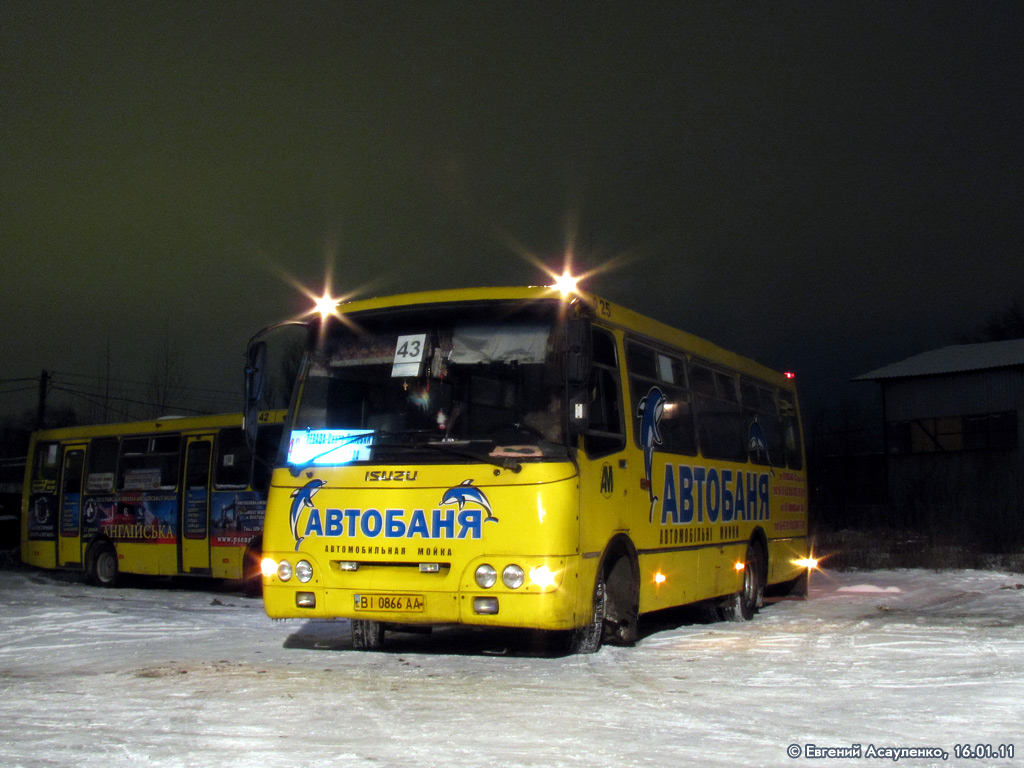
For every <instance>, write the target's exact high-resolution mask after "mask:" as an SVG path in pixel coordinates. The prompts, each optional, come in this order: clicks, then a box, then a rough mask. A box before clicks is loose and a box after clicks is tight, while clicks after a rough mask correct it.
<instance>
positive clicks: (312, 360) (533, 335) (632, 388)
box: [247, 288, 813, 653]
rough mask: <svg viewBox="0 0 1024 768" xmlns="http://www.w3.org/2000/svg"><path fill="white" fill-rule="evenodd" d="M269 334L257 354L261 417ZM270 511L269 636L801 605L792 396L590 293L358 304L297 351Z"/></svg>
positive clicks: (602, 626)
mask: <svg viewBox="0 0 1024 768" xmlns="http://www.w3.org/2000/svg"><path fill="white" fill-rule="evenodd" d="M276 332H281V329H280V328H279V327H278V328H275V327H272V328H270V329H266V330H264V331H261V332H260V333H259V334H257V335H256V336H255V337H253V340H252V341H251V342H250V347H249V366H248V373H247V393H248V395H247V399H248V400H249V408H250V409H254V408H255V407H256V406H257V405H258V401H259V392H260V390H261V388H262V386H263V378H264V376H265V373H266V369H267V368H268V363H267V358H268V355H267V345H268V343H269V341H270V340H271V339H273V338H274V333H276ZM302 337H303V344H304V346H305V353H304V357H303V358H302V362H301V364H300V367H299V371H298V375H297V378H296V381H295V392H294V394H293V404H292V408H291V410H290V412H289V414H288V416H287V417H286V425H285V435H284V442H283V444H282V450H281V455H280V460H279V463H278V465H277V467H276V468H275V470H274V473H273V478H272V482H271V488H270V491H269V498H268V502H267V513H266V522H265V531H264V541H263V551H264V560H263V565H262V569H263V575H264V590H263V595H264V604H265V607H266V612H267V614H268V615H269V616H271V617H273V618H288V617H301V618H317V617H319V618H335V617H345V618H348V619H351V620H352V635H353V643H354V645H355V647H356V648H361V649H371V648H379V647H381V646H382V644H383V642H384V637H385V631H386V630H387V629H388V628H389V627H392V626H395V625H404V626H408V625H414V624H418V625H427V626H429V625H441V624H471V625H479V626H490V627H520V628H530V629H536V630H549V631H552V632H560V633H562V636H563V637H565V638H566V639H567V640H568V642H569V647H570V648H571V649H572V650H574V651H576V652H581V653H586V652H594V651H596V650H597V649H598V648H599V647H600V645H601V643H603V642H606V643H616V644H624V645H630V644H633V643H634V642H636V640H637V634H638V631H637V623H638V618H639V616H640V615H641V614H643V613H646V612H649V611H654V610H658V609H662V608H668V607H671V606H677V605H681V604H685V603H694V602H698V601H706V604H707V605H708V606H709V607H710V608H712V609H713V610H715V611H716V612H718V613H719V614H720V615H721V616H722V617H723V618H730V619H735V620H745V619H749V618H751V617H752V616H753V615H754V613H755V612H756V611H757V610H758V609H759V608H760V607H761V606H762V604H763V600H764V595H765V591H766V590H767V589H771V590H773V591H779V592H783V591H789V592H797V593H800V592H805V591H806V577H807V573H808V569H809V568H810V567H812V566H811V563H812V562H813V561H810V560H809V552H808V536H807V481H806V473H805V470H804V458H803V445H802V440H801V430H800V417H799V412H798V409H797V397H796V391H795V388H794V385H793V382H792V381H791V380H789V379H787V377H786V376H784V375H783V374H780V373H776V372H774V371H771V370H769V369H767V368H765V367H763V366H761V365H759V364H757V363H755V362H753V361H751V360H747V359H744V358H742V357H740V356H738V355H736V354H733V353H731V352H727V351H725V350H723V349H720V348H719V347H716V346H714V345H713V344H710V343H708V342H707V341H704V340H702V339H699V338H697V337H695V336H693V335H690V334H688V333H684V332H682V331H679V330H674V329H672V328H669V327H667V326H665V325H662V324H661V323H658V322H656V321H654V320H651V319H649V318H646V317H643V316H641V315H639V314H637V313H635V312H632V311H630V310H627V309H625V308H622V307H619V306H616V305H614V304H612V303H610V302H607V301H605V300H603V299H598V298H597V297H594V296H591V295H589V294H585V293H580V292H572V293H565V292H559V291H556V290H552V289H550V288H506V289H499V288H487V289H464V290H450V291H438V292H427V293H419V294H409V295H403V296H395V297H389V298H377V299H369V300H362V301H356V302H350V303H346V304H342V305H340V306H338V307H337V308H336V309H335V310H334V311H333V312H331V313H328V314H324V315H322V316H321V318H319V319H317V320H313V321H310V323H309V324H308V327H307V328H305V329H303V330H302Z"/></svg>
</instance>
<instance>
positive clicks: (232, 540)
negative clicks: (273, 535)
mask: <svg viewBox="0 0 1024 768" xmlns="http://www.w3.org/2000/svg"><path fill="white" fill-rule="evenodd" d="M211 497H212V498H211V508H210V567H211V569H212V573H213V576H214V577H215V578H218V579H240V578H242V577H243V569H244V567H245V552H246V549H248V547H249V545H250V544H252V543H253V541H255V540H256V539H258V538H259V537H260V536H261V535H262V532H263V516H264V514H265V512H266V509H267V499H266V494H265V493H260V492H259V491H214V492H213V493H212V494H211Z"/></svg>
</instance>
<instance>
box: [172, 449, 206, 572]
mask: <svg viewBox="0 0 1024 768" xmlns="http://www.w3.org/2000/svg"><path fill="white" fill-rule="evenodd" d="M212 455H213V435H202V436H200V437H190V438H188V445H187V446H186V448H185V481H184V483H183V486H182V494H181V500H180V505H179V513H180V518H179V528H178V530H180V531H181V535H180V536H179V537H178V542H179V546H180V558H181V572H182V573H209V572H210V458H211V456H212Z"/></svg>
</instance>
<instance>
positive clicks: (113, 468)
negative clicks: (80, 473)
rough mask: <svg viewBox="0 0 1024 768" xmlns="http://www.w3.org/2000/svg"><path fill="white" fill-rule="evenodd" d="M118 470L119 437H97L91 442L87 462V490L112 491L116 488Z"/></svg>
mask: <svg viewBox="0 0 1024 768" xmlns="http://www.w3.org/2000/svg"><path fill="white" fill-rule="evenodd" d="M116 472H117V438H116V437H95V438H93V439H92V441H91V442H90V443H89V457H88V461H87V462H86V471H85V492H86V493H110V492H111V491H112V490H114V474H115V473H116Z"/></svg>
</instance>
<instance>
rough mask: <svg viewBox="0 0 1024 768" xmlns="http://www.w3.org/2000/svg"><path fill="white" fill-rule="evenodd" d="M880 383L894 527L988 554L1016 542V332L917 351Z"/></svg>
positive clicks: (1021, 379)
mask: <svg viewBox="0 0 1024 768" xmlns="http://www.w3.org/2000/svg"><path fill="white" fill-rule="evenodd" d="M854 381H876V382H878V383H879V384H880V385H881V387H882V410H883V420H884V426H885V444H886V455H887V484H888V496H889V503H890V506H891V509H892V517H893V521H894V524H896V525H898V526H906V527H911V528H916V529H918V530H924V531H926V532H928V533H930V534H932V535H934V536H935V537H938V538H942V539H946V538H948V539H949V540H950V541H970V542H972V543H975V544H979V545H981V546H983V547H984V548H985V549H987V550H989V551H1008V550H1009V549H1010V548H1013V547H1018V546H1020V545H1022V544H1024V450H1022V446H1024V433H1022V432H1024V339H1015V340H1011V341H994V342H985V343H980V344H961V345H956V346H949V347H943V348H941V349H935V350H931V351H929V352H924V353H922V354H919V355H915V356H913V357H909V358H907V359H906V360H901V361H899V362H896V363H892V364H891V365H887V366H885V367H883V368H879V369H877V370H874V371H870V372H868V373H865V374H862V375H861V376H857V377H856V378H855V379H854Z"/></svg>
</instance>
